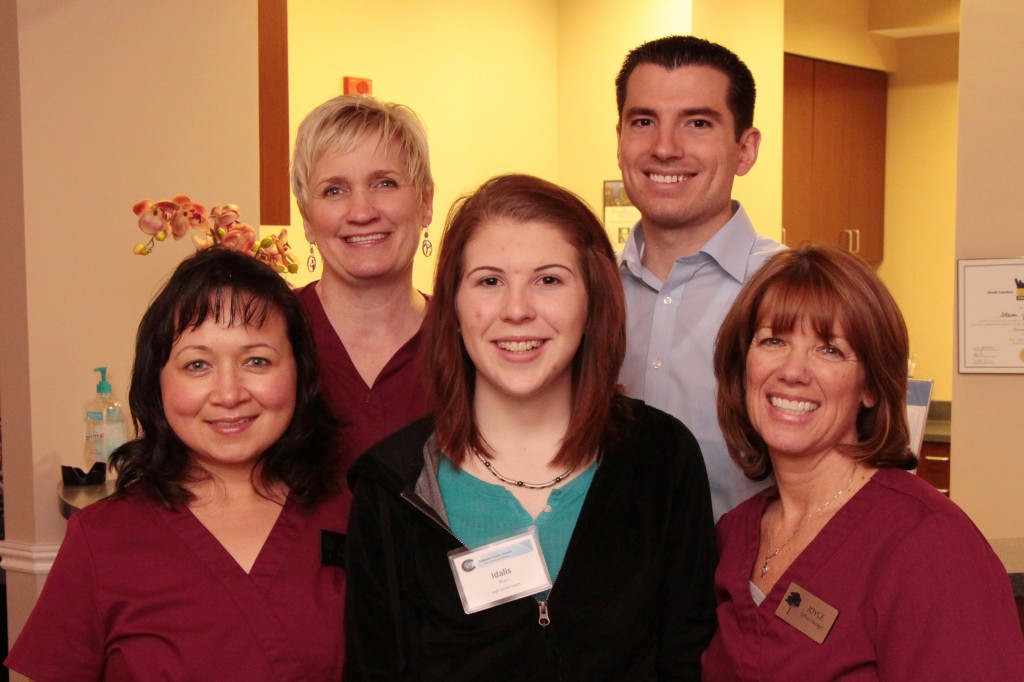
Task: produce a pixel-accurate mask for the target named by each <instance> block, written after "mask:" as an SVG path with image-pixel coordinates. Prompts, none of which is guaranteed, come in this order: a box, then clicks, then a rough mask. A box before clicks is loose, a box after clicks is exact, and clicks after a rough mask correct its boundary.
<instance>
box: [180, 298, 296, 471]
mask: <svg viewBox="0 0 1024 682" xmlns="http://www.w3.org/2000/svg"><path fill="white" fill-rule="evenodd" d="M160 390H161V396H162V399H163V405H164V412H165V414H166V417H167V422H168V424H169V425H170V427H171V429H172V430H173V431H174V433H175V435H177V436H178V438H180V439H181V441H182V442H183V443H184V444H185V446H186V447H187V448H188V449H189V455H190V457H191V459H192V462H193V464H194V465H197V466H200V467H202V468H204V469H206V470H207V471H210V472H218V471H223V472H226V471H229V470H239V471H244V472H248V471H251V469H252V467H253V465H254V464H255V462H256V460H257V458H258V457H259V456H260V455H261V454H262V453H263V452H264V451H265V450H266V449H267V448H269V447H270V446H271V445H273V444H274V443H275V442H277V440H278V439H279V438H280V437H281V436H282V434H284V432H285V431H286V430H287V428H288V425H289V424H290V423H291V420H292V415H293V413H294V412H295V391H296V366H295V358H294V356H293V354H292V346H291V343H290V342H289V341H288V334H287V330H286V326H285V321H284V317H283V316H282V315H281V313H280V312H277V311H274V312H272V313H271V314H270V316H269V317H268V318H267V320H266V322H265V323H264V325H263V326H262V327H254V326H249V327H246V326H245V325H243V324H234V325H225V324H221V323H219V322H217V321H215V320H212V319H208V320H206V321H205V322H203V323H202V324H201V325H199V326H198V327H196V328H195V329H186V330H185V331H184V333H182V335H181V337H180V338H179V339H178V340H177V341H176V342H175V343H174V345H173V346H172V347H171V354H170V357H169V358H168V360H167V364H166V365H164V367H163V369H162V370H161V371H160Z"/></svg>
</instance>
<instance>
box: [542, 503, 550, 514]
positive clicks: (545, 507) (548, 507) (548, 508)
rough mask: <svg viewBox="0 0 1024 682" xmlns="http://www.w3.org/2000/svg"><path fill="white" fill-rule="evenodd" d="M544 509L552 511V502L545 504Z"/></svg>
mask: <svg viewBox="0 0 1024 682" xmlns="http://www.w3.org/2000/svg"><path fill="white" fill-rule="evenodd" d="M544 511H546V512H550V511H551V505H550V504H546V505H544Z"/></svg>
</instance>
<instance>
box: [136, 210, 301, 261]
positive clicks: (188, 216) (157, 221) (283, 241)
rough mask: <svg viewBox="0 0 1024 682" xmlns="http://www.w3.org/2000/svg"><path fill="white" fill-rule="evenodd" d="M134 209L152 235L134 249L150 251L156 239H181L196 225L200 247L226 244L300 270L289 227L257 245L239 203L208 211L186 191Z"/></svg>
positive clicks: (194, 238) (147, 231)
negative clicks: (242, 216) (293, 250)
mask: <svg viewBox="0 0 1024 682" xmlns="http://www.w3.org/2000/svg"><path fill="white" fill-rule="evenodd" d="M132 211H133V212H134V213H135V215H137V216H139V228H140V229H141V230H142V231H143V232H145V233H146V234H148V235H151V239H150V240H149V243H148V244H139V245H137V246H136V247H135V250H134V251H135V253H137V254H139V255H146V254H148V253H150V252H151V251H152V250H153V245H154V244H155V242H157V241H163V240H165V239H166V238H167V236H168V235H173V236H174V238H175V239H181V238H182V237H184V236H185V235H186V234H188V233H189V230H191V229H196V230H198V231H199V233H198V234H193V235H192V241H193V242H194V243H195V246H196V249H197V250H202V249H208V248H210V247H211V246H214V245H215V244H222V245H223V246H224V247H225V248H228V249H232V250H234V251H239V252H241V253H246V254H248V255H250V256H254V257H256V258H258V259H260V260H261V261H263V262H265V263H267V264H268V265H270V266H271V267H273V268H274V269H275V270H277V271H278V272H282V273H283V272H292V273H294V272H297V271H298V267H299V266H298V263H297V262H296V260H295V258H294V257H293V256H292V255H291V254H290V253H289V250H290V247H289V246H288V230H281V232H280V233H279V234H277V235H270V236H269V237H266V238H264V239H263V240H262V241H260V242H259V244H258V245H257V235H256V229H255V228H254V227H253V226H252V225H249V224H247V223H243V222H242V221H241V220H240V219H239V210H238V206H237V205H236V204H224V205H221V206H214V207H213V211H211V212H209V213H207V210H206V207H205V206H203V205H202V204H197V203H196V202H194V201H192V200H191V199H190V198H189V197H188V196H186V195H184V194H177V195H175V196H174V198H173V199H171V200H169V201H168V200H164V201H157V202H153V201H150V200H149V199H143V200H142V201H140V202H138V203H137V204H135V206H133V207H132Z"/></svg>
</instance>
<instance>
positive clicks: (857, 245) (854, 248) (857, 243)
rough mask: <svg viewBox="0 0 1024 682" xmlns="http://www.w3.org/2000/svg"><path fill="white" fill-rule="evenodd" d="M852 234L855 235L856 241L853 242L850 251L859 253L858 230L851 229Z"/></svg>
mask: <svg viewBox="0 0 1024 682" xmlns="http://www.w3.org/2000/svg"><path fill="white" fill-rule="evenodd" d="M853 236H854V237H855V239H856V242H855V244H854V247H853V249H852V252H853V253H860V230H853Z"/></svg>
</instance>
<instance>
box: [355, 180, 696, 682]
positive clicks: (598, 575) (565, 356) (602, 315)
mask: <svg viewBox="0 0 1024 682" xmlns="http://www.w3.org/2000/svg"><path fill="white" fill-rule="evenodd" d="M426 347H428V348H430V353H429V354H428V355H427V357H426V360H425V363H426V374H427V392H428V399H429V402H428V405H429V414H430V416H429V418H425V419H422V420H420V421H418V422H414V423H413V424H412V425H410V426H409V427H407V428H406V429H403V430H402V431H399V432H398V433H397V434H395V435H393V436H391V437H389V438H388V439H386V440H384V441H383V442H382V443H380V444H378V445H377V446H375V447H374V448H372V449H371V450H370V451H369V452H368V453H367V454H366V455H364V456H363V457H362V458H361V459H360V460H359V461H358V462H357V463H356V465H355V466H354V468H353V469H352V471H351V472H350V474H349V482H350V484H351V486H352V488H353V496H354V502H353V512H352V514H353V516H352V526H351V530H350V534H349V563H348V570H349V581H350V582H349V585H350V589H349V591H348V600H349V602H348V608H347V611H346V636H347V645H346V649H347V651H348V652H349V654H348V659H347V662H346V671H347V674H349V675H351V676H352V678H353V679H417V680H418V679H423V680H481V679H508V680H527V679H529V680H548V679H551V680H559V679H574V680H588V679H589V680H609V679H638V680H639V679H642V680H649V679H659V678H660V679H696V678H698V677H699V674H700V673H699V657H700V652H701V651H702V650H703V648H704V647H705V646H706V645H707V642H708V641H709V639H710V637H711V633H712V631H713V630H714V615H713V602H712V595H711V576H712V573H713V570H714V564H715V549H714V539H713V530H712V523H713V522H712V515H711V501H710V494H709V491H708V483H707V475H706V472H705V470H704V464H703V461H702V459H701V456H700V450H699V448H698V446H697V443H696V441H695V440H694V438H693V436H692V435H691V434H690V432H689V431H688V430H687V429H686V427H684V426H683V425H682V424H681V423H679V422H678V421H677V420H676V419H674V418H672V417H670V416H668V415H666V414H664V413H662V412H659V411H658V410H655V409H652V408H649V407H646V406H645V405H643V403H640V402H638V401H633V400H629V399H627V398H625V397H624V396H623V395H622V393H621V390H620V388H619V387H618V385H617V384H616V377H617V376H618V371H619V366H620V365H621V363H622V357H623V353H624V349H625V310H624V305H623V296H622V290H621V285H620V283H619V274H618V270H617V268H616V265H615V258H614V255H613V253H612V250H611V246H610V244H609V243H608V238H607V236H606V235H605V232H604V229H603V228H602V227H601V224H600V223H599V222H598V221H597V219H596V218H595V217H594V215H593V214H592V213H591V211H590V210H589V209H588V208H587V206H586V204H584V203H583V202H582V201H581V200H580V199H579V198H578V197H576V196H575V195H574V194H572V193H570V192H568V191H566V190H564V189H562V188H560V187H557V186H555V185H552V184H551V183H548V182H545V181H543V180H540V179H538V178H534V177H530V176H524V175H508V176H501V177H497V178H494V179H492V180H490V181H488V182H486V183H485V184H484V185H483V186H482V187H480V188H479V189H478V190H477V191H476V192H474V193H473V194H471V195H469V196H468V197H464V198H463V199H462V200H460V201H459V202H457V203H456V205H455V207H453V209H452V211H451V213H450V215H449V220H448V226H447V229H446V232H445V240H444V243H443V245H442V248H441V253H440V257H439V262H438V270H437V275H436V279H435V285H434V298H433V302H432V305H431V308H430V313H429V317H428V323H427V338H426Z"/></svg>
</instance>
